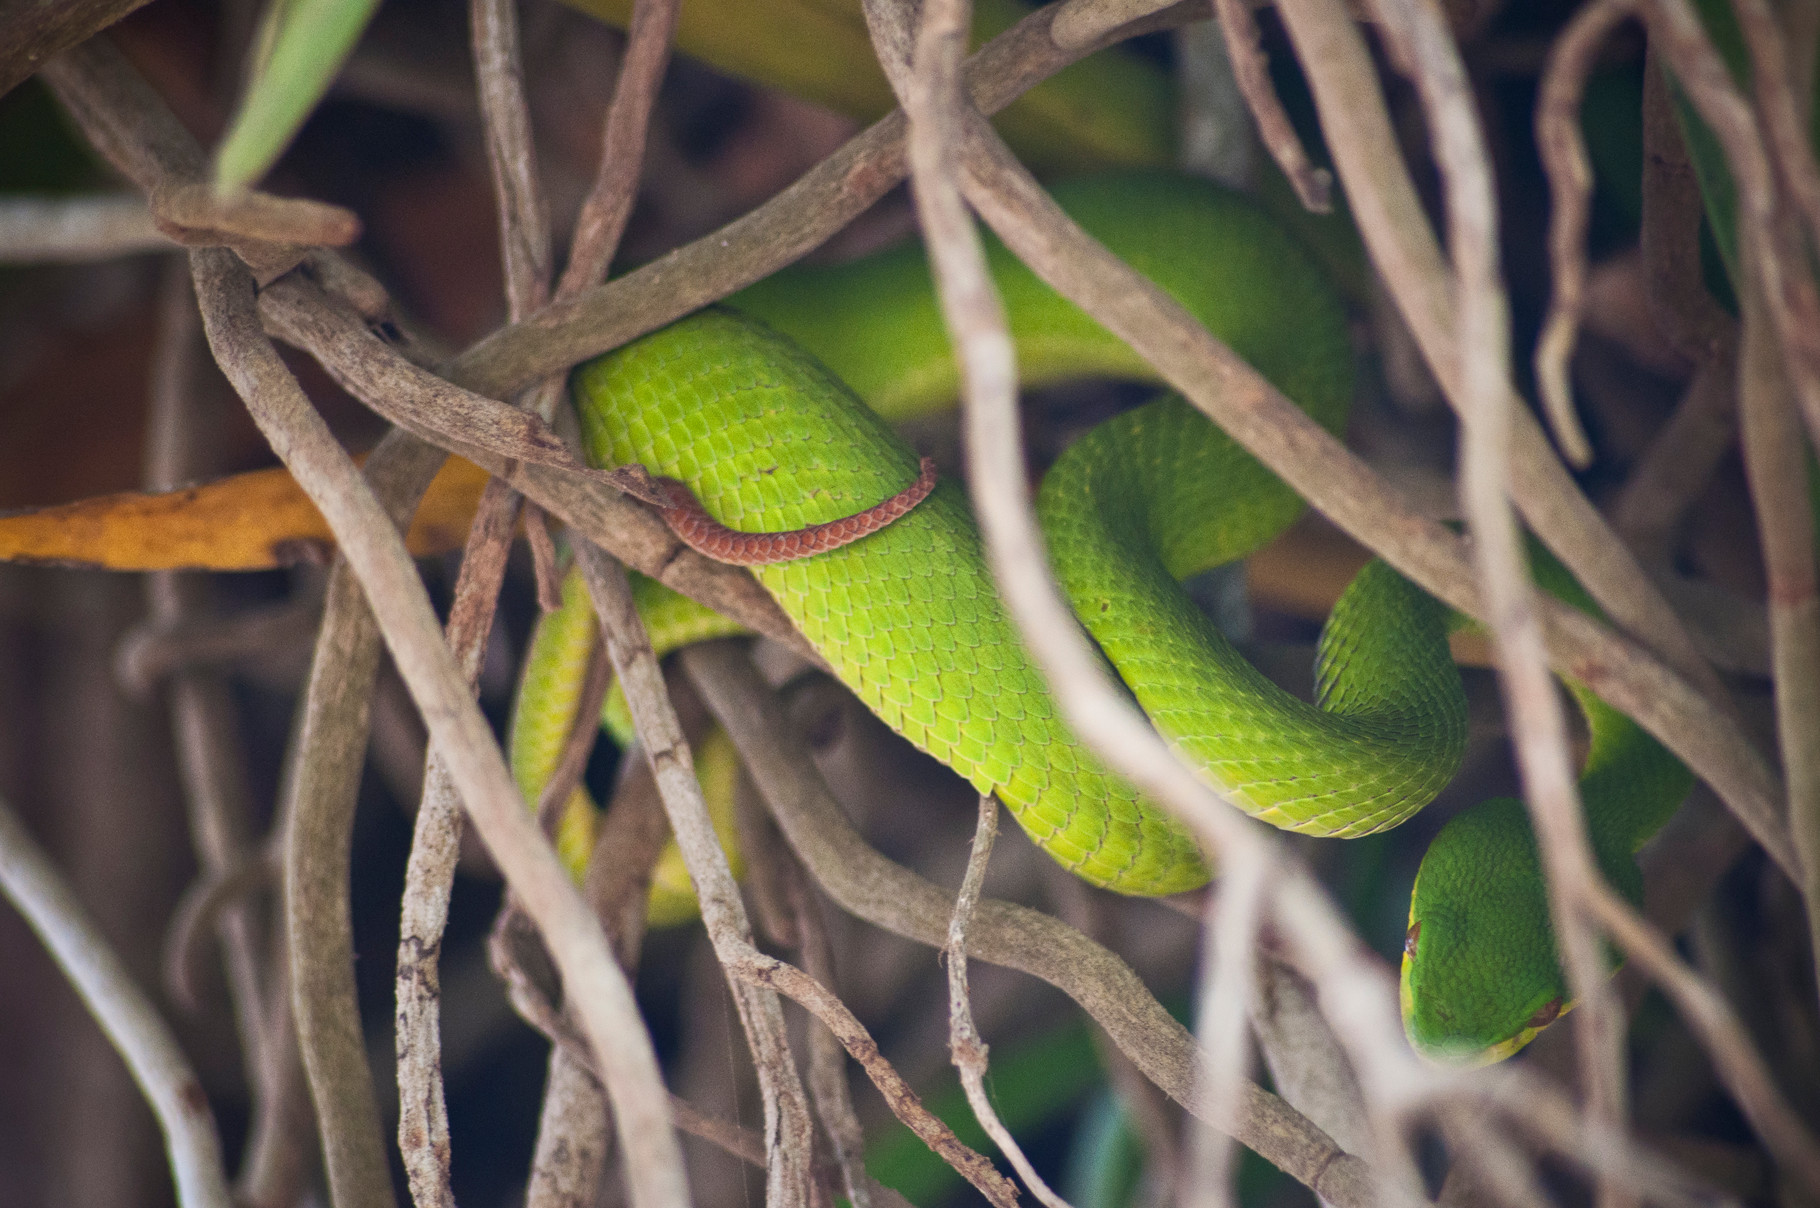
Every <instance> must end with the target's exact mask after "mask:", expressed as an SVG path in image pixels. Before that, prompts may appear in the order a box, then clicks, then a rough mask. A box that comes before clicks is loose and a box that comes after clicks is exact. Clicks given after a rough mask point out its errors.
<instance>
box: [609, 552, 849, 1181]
mask: <svg viewBox="0 0 1820 1208" xmlns="http://www.w3.org/2000/svg"><path fill="white" fill-rule="evenodd" d="M575 564H576V566H577V567H578V568H579V569H580V571H581V574H582V578H583V580H584V581H585V582H586V583H587V586H588V595H589V597H590V598H591V599H592V600H593V602H594V611H595V615H596V616H597V617H599V619H600V631H601V636H602V637H603V638H604V639H605V641H606V645H607V653H608V654H609V655H610V656H611V657H612V660H613V670H614V672H615V674H616V675H617V676H618V679H619V683H620V684H621V685H622V687H623V688H624V690H625V693H626V702H627V704H629V705H630V706H631V710H632V720H633V723H634V725H635V726H636V728H637V731H638V738H639V745H640V746H641V747H642V748H643V751H644V756H645V761H646V763H647V764H648V765H649V766H650V768H651V772H652V775H653V777H654V778H655V779H656V781H657V789H658V792H659V793H660V794H661V796H662V797H663V803H664V812H665V813H666V814H668V815H669V818H670V830H671V832H672V833H673V834H674V835H675V836H676V844H677V846H678V847H679V848H681V849H682V853H683V862H684V864H686V865H687V867H688V869H689V879H690V880H691V881H693V882H694V884H695V892H696V897H697V899H698V900H699V901H700V903H701V915H702V922H703V923H704V924H705V925H706V926H707V929H708V937H709V939H710V941H711V942H712V943H713V945H714V952H715V956H716V958H717V959H718V960H719V961H720V963H721V965H722V966H723V968H725V969H726V970H727V975H728V979H729V981H730V983H731V986H730V988H731V989H732V991H733V1000H734V1003H735V1005H736V1006H737V1007H738V1010H739V1016H740V1022H741V1023H742V1024H743V1025H744V1028H745V1033H746V1043H747V1045H748V1047H749V1048H750V1049H751V1052H752V1062H753V1065H754V1066H755V1067H756V1069H757V1071H758V1078H759V1088H760V1091H761V1093H762V1096H763V1099H764V1104H765V1138H766V1145H767V1154H766V1157H767V1162H768V1164H767V1171H766V1199H767V1201H768V1202H770V1203H772V1204H776V1205H780V1206H786V1208H798V1206H802V1205H807V1204H808V1202H809V1199H810V1195H811V1192H810V1188H811V1186H812V1183H813V1173H812V1171H811V1170H810V1159H811V1155H812V1153H813V1150H814V1143H813V1136H814V1130H813V1126H812V1125H811V1124H810V1121H809V1106H808V1101H807V1098H806V1097H805V1095H804V1093H803V1087H802V1082H801V1080H800V1079H799V1078H798V1077H797V1073H796V1066H795V1063H794V1062H793V1061H792V1059H791V1055H790V1045H789V1038H788V1036H787V1035H786V1033H785V1029H784V1017H783V1010H782V1008H781V1006H780V1005H779V1003H778V1001H777V996H776V995H775V994H772V993H769V992H767V991H766V990H764V989H761V988H759V987H757V986H753V985H749V984H747V983H745V982H743V981H741V980H739V979H738V978H737V977H736V976H735V974H734V967H735V966H737V965H739V964H741V963H743V962H745V961H748V960H755V959H768V958H761V957H760V956H759V953H758V951H757V949H755V948H754V947H753V946H752V927H751V923H750V922H749V921H748V919H747V917H746V908H745V903H744V902H743V901H741V899H740V896H739V890H738V888H737V887H736V886H735V885H734V882H733V871H732V869H731V868H730V867H729V866H728V864H727V855H726V853H725V852H724V851H722V850H721V846H720V841H719V839H718V838H717V837H716V836H715V833H714V824H713V822H712V821H711V820H710V818H709V816H708V807H707V803H706V802H705V801H704V800H703V798H702V792H701V784H700V783H699V782H698V781H697V780H696V778H695V763H694V759H693V758H692V756H691V755H690V752H689V744H688V741H687V740H686V739H685V738H684V736H683V732H682V725H681V723H680V722H678V720H677V717H676V710H675V708H674V707H673V706H672V705H671V703H670V697H669V694H668V692H666V691H665V689H664V682H663V673H662V672H661V671H660V670H659V669H658V666H657V658H656V656H655V655H653V654H652V652H651V639H650V637H649V636H648V635H647V634H646V632H645V627H644V622H643V621H642V620H640V618H639V616H638V610H637V609H636V608H635V607H634V606H633V604H632V589H631V585H630V584H629V583H628V582H627V580H626V572H625V570H624V568H622V567H621V566H620V565H619V563H617V562H615V561H613V560H612V559H611V558H610V557H608V556H607V555H605V554H603V553H602V552H601V551H600V550H599V549H598V548H597V547H595V546H593V545H591V544H589V543H588V542H585V541H582V542H578V543H577V544H576V548H575ZM629 1156H630V1155H629Z"/></svg>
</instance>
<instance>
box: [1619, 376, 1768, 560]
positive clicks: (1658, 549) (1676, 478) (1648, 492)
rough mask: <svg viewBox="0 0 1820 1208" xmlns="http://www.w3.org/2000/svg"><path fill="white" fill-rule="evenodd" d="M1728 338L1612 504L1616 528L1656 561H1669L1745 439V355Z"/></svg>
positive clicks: (1643, 554)
mask: <svg viewBox="0 0 1820 1208" xmlns="http://www.w3.org/2000/svg"><path fill="white" fill-rule="evenodd" d="M1724 343H1725V346H1724V347H1723V348H1721V349H1720V350H1719V351H1717V352H1716V353H1715V354H1714V355H1712V356H1710V357H1708V358H1706V359H1705V360H1703V361H1702V362H1701V363H1700V366H1699V368H1697V369H1695V370H1694V376H1693V378H1692V379H1690V380H1689V381H1688V383H1687V390H1686V392H1685V393H1684V394H1682V396H1681V401H1680V403H1679V404H1677V405H1676V407H1675V412H1674V414H1673V415H1671V416H1669V418H1668V422H1667V423H1666V424H1663V425H1662V428H1661V430H1660V431H1658V432H1657V433H1656V436H1655V439H1653V440H1652V441H1650V443H1649V447H1648V448H1646V449H1645V450H1644V451H1643V455H1642V457H1640V458H1638V459H1637V464H1636V465H1635V466H1634V467H1633V468H1632V469H1631V472H1630V477H1629V478H1627V479H1625V480H1624V487H1623V490H1622V491H1621V492H1620V493H1619V495H1618V498H1617V502H1616V503H1615V504H1614V505H1613V507H1612V527H1614V528H1616V529H1617V530H1618V532H1619V533H1620V534H1622V535H1623V537H1624V540H1625V541H1627V542H1628V543H1629V544H1630V546H1631V548H1632V549H1634V550H1636V551H1637V556H1638V557H1640V558H1642V559H1643V560H1644V561H1645V562H1646V563H1647V564H1649V565H1652V566H1665V565H1667V564H1668V563H1669V560H1670V559H1671V558H1672V556H1673V554H1674V547H1675V537H1676V535H1677V533H1678V532H1679V530H1680V528H1681V525H1682V522H1683V521H1685V520H1686V519H1687V513H1688V511H1689V510H1690V509H1691V508H1692V507H1693V506H1694V503H1695V502H1696V501H1697V500H1698V499H1699V498H1700V495H1701V494H1702V493H1703V492H1704V491H1705V490H1706V487H1707V485H1708V484H1709V483H1710V482H1711V481H1712V476H1713V472H1714V471H1715V470H1717V469H1718V468H1719V463H1720V460H1721V459H1722V458H1724V456H1725V454H1726V452H1727V451H1729V450H1730V449H1731V447H1732V443H1733V442H1734V441H1736V440H1737V438H1738V394H1737V385H1738V369H1737V356H1736V353H1735V350H1733V349H1732V348H1731V347H1730V344H1731V341H1730V340H1727V341H1725V342H1724Z"/></svg>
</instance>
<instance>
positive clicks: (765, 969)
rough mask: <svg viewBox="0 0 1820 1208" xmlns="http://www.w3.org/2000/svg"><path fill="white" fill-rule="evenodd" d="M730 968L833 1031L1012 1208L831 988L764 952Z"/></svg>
mask: <svg viewBox="0 0 1820 1208" xmlns="http://www.w3.org/2000/svg"><path fill="white" fill-rule="evenodd" d="M730 968H731V969H732V971H733V973H734V974H735V975H737V976H738V977H740V978H741V979H743V980H745V981H748V982H750V983H751V984H753V985H756V986H765V987H767V988H770V989H774V990H776V991H778V992H779V993H780V994H785V995H788V996H789V997H790V999H791V1000H792V1001H794V1002H796V1003H798V1004H799V1005H801V1006H802V1007H803V1008H804V1009H805V1010H807V1011H808V1012H809V1013H810V1014H811V1015H813V1016H815V1018H816V1019H818V1020H820V1021H821V1023H822V1024H823V1025H824V1026H825V1027H826V1028H827V1029H828V1030H829V1031H830V1032H832V1033H833V1034H834V1037H835V1038H836V1039H837V1040H839V1041H840V1042H841V1046H842V1047H843V1048H845V1049H846V1050H847V1053H848V1054H849V1055H850V1056H851V1057H852V1058H853V1059H854V1060H855V1061H857V1062H859V1064H860V1067H861V1068H862V1069H864V1070H865V1071H866V1076H867V1077H868V1078H870V1079H871V1080H872V1085H873V1086H875V1087H877V1088H878V1092H879V1094H880V1095H882V1096H883V1097H884V1100H885V1104H886V1106H888V1107H890V1108H891V1112H892V1114H893V1115H895V1116H896V1117H897V1118H898V1119H899V1120H900V1121H902V1122H903V1124H904V1125H905V1126H906V1127H908V1128H909V1129H910V1131H911V1132H914V1133H915V1134H916V1135H917V1137H918V1139H920V1140H921V1141H922V1142H923V1144H925V1145H927V1146H928V1147H929V1149H930V1150H931V1151H932V1152H933V1153H935V1154H936V1156H938V1157H940V1158H941V1159H942V1160H943V1161H945V1162H947V1163H948V1164H949V1165H950V1166H952V1167H954V1169H955V1171H956V1172H957V1173H959V1174H960V1176H961V1177H962V1178H964V1179H966V1180H967V1181H968V1182H969V1183H971V1184H973V1186H974V1187H975V1188H976V1189H978V1191H979V1193H980V1194H981V1195H983V1196H985V1197H986V1200H987V1202H988V1203H991V1204H993V1205H994V1206H995V1208H1014V1205H1016V1203H1017V1188H1016V1187H1015V1186H1014V1185H1013V1184H1012V1183H1011V1181H1010V1180H1009V1179H1007V1178H1005V1176H1004V1175H1002V1174H1000V1173H999V1172H998V1171H997V1170H995V1169H994V1168H993V1166H992V1163H991V1162H990V1161H989V1160H987V1158H986V1157H985V1156H984V1155H983V1154H980V1153H978V1152H976V1151H974V1150H973V1149H970V1148H968V1147H967V1146H966V1145H965V1144H963V1143H962V1142H961V1140H960V1138H958V1137H956V1136H955V1135H954V1132H953V1130H952V1129H950V1128H949V1127H948V1126H947V1125H946V1124H944V1123H942V1121H941V1120H940V1119H938V1118H937V1117H936V1116H935V1114H934V1113H933V1112H931V1111H930V1110H929V1109H928V1108H926V1107H924V1106H923V1103H922V1100H920V1099H919V1098H917V1095H916V1092H915V1091H913V1090H911V1089H910V1084H909V1083H908V1082H905V1081H904V1079H903V1076H902V1075H900V1074H899V1073H898V1072H897V1070H896V1069H895V1068H894V1067H893V1066H892V1065H891V1063H890V1062H889V1061H886V1060H885V1058H884V1056H883V1055H882V1054H881V1053H880V1052H879V1049H878V1042H877V1041H875V1040H873V1039H872V1036H871V1034H870V1033H869V1032H867V1031H866V1028H865V1025H864V1024H862V1023H860V1021H859V1019H858V1017H857V1016H855V1015H854V1014H853V1012H852V1011H851V1010H850V1009H849V1008H848V1007H847V1004H846V1003H844V1002H842V1001H841V1000H840V999H839V998H837V997H835V995H834V994H833V992H832V991H830V990H829V989H828V988H827V987H826V986H824V985H822V984H821V983H820V982H818V981H816V980H815V979H814V978H812V977H810V976H809V975H808V974H807V973H804V972H803V971H802V970H801V969H798V968H796V966H794V965H788V964H785V963H784V962H783V961H780V960H776V959H774V958H772V957H769V956H766V955H764V954H763V953H761V952H758V951H756V950H754V951H749V952H747V953H745V954H744V955H742V956H741V957H740V958H739V959H738V960H737V961H736V962H735V963H734V964H733V965H732V966H730Z"/></svg>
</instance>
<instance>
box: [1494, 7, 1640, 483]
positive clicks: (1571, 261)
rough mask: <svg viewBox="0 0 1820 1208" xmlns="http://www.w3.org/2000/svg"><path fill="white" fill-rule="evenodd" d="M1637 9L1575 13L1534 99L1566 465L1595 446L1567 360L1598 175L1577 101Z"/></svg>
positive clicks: (1548, 390) (1555, 401) (1550, 332)
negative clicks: (1546, 202)
mask: <svg viewBox="0 0 1820 1208" xmlns="http://www.w3.org/2000/svg"><path fill="white" fill-rule="evenodd" d="M1635 10H1636V0H1595V3H1592V4H1589V5H1587V6H1586V7H1585V8H1582V9H1581V10H1580V11H1579V12H1577V13H1575V14H1574V16H1573V19H1572V20H1571V21H1570V22H1568V25H1567V28H1566V29H1565V30H1564V31H1563V32H1562V34H1561V36H1560V37H1558V38H1556V39H1555V42H1554V45H1553V46H1552V47H1550V48H1549V52H1548V66H1547V68H1546V69H1545V70H1544V71H1543V73H1542V88H1541V91H1540V94H1539V95H1538V97H1537V99H1536V145H1537V147H1538V148H1539V149H1540V150H1541V153H1542V166H1543V169H1544V171H1545V172H1546V173H1547V175H1548V187H1549V192H1550V194H1551V195H1552V197H1553V200H1554V212H1553V214H1552V215H1551V216H1550V221H1549V228H1548V255H1549V261H1550V263H1551V266H1552V268H1553V270H1554V271H1553V280H1554V291H1555V292H1554V297H1553V299H1552V300H1551V301H1550V303H1549V308H1548V318H1547V319H1546V320H1545V321H1544V323H1543V327H1542V338H1541V340H1540V342H1539V343H1538V344H1537V346H1536V381H1537V383H1538V385H1539V386H1540V388H1541V392H1542V404H1543V406H1544V408H1546V410H1547V413H1548V422H1549V426H1550V427H1552V428H1553V429H1554V432H1555V440H1556V441H1557V442H1559V443H1560V445H1561V450H1562V452H1563V454H1565V456H1566V458H1567V462H1568V464H1569V465H1571V466H1574V467H1575V468H1576V469H1581V470H1584V469H1585V468H1586V467H1587V466H1589V465H1591V464H1592V445H1591V444H1590V443H1589V442H1588V441H1587V439H1586V431H1585V429H1583V428H1582V427H1581V426H1580V418H1579V416H1578V415H1576V414H1575V412H1574V402H1573V386H1572V381H1571V376H1570V373H1569V364H1570V362H1571V361H1572V359H1573V352H1574V341H1575V340H1576V339H1577V338H1578V336H1579V329H1580V316H1581V313H1582V311H1583V310H1584V308H1585V304H1586V297H1585V294H1586V228H1587V224H1588V222H1589V221H1590V219H1591V215H1592V183H1593V182H1592V164H1591V163H1590V162H1588V160H1587V158H1586V140H1585V139H1583V138H1582V137H1581V136H1580V102H1581V99H1582V98H1583V97H1584V95H1585V93H1586V77H1587V75H1588V74H1590V73H1591V71H1592V69H1593V66H1594V64H1595V62H1596V61H1597V56H1598V53H1599V47H1600V45H1601V44H1602V43H1603V42H1604V41H1605V39H1606V37H1607V36H1608V35H1609V34H1610V33H1611V31H1612V30H1613V29H1614V28H1615V27H1616V26H1617V25H1618V24H1619V23H1620V22H1622V21H1625V20H1627V19H1628V18H1629V17H1630V16H1631V15H1632V13H1633V12H1634V11H1635ZM1467 346H1468V347H1470V346H1471V345H1470V344H1468V345H1467Z"/></svg>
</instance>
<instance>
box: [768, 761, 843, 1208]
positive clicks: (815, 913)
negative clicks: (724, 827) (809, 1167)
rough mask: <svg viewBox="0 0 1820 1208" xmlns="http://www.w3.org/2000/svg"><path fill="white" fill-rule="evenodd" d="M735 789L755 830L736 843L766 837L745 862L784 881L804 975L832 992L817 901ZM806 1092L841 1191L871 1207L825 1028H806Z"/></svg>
mask: <svg viewBox="0 0 1820 1208" xmlns="http://www.w3.org/2000/svg"><path fill="white" fill-rule="evenodd" d="M738 791H739V793H740V795H741V802H742V805H743V806H745V807H746V808H747V809H748V810H749V811H750V813H751V814H752V815H753V821H754V823H755V826H754V827H742V828H741V832H740V841H741V843H742V844H746V842H747V840H746V836H747V835H748V834H749V833H750V831H751V830H753V829H758V828H762V830H763V832H764V835H765V839H764V840H763V841H761V843H760V844H747V850H748V852H749V853H750V855H749V858H750V859H751V860H752V861H753V863H754V865H755V866H756V864H757V863H758V861H759V860H761V859H762V860H763V861H764V863H765V865H766V866H768V867H770V868H772V869H773V870H774V871H775V872H776V874H777V877H778V879H779V880H781V881H782V882H783V886H782V888H783V891H784V897H785V899H786V901H787V909H788V910H789V918H790V922H791V923H792V925H793V927H794V929H795V932H796V940H797V945H796V948H797V951H798V953H799V954H800V955H801V957H802V962H803V969H804V972H806V973H807V974H808V975H809V976H810V977H811V978H813V979H814V980H815V981H817V982H819V983H821V984H822V985H823V986H826V987H828V989H829V992H830V994H833V993H834V990H835V984H836V983H835V980H834V945H833V943H832V942H831V941H830V940H829V938H828V928H827V924H826V923H825V922H824V920H823V919H822V913H821V903H820V902H818V901H817V900H816V899H815V897H814V895H813V894H812V893H811V891H810V889H809V885H808V878H807V877H805V876H804V874H803V869H802V866H801V865H799V864H798V863H797V862H796V857H795V856H794V855H792V854H791V853H790V849H789V848H787V847H785V846H784V843H783V840H782V837H781V836H779V835H778V833H777V829H776V825H775V824H774V823H773V822H772V821H771V819H770V816H769V815H767V814H764V813H763V812H762V811H763V807H762V806H760V805H759V804H758V803H757V802H756V800H755V797H756V795H757V790H756V789H755V788H753V787H752V782H751V780H750V778H748V777H746V776H744V775H743V774H742V775H741V777H740V785H739V790H738ZM744 816H745V815H743V814H742V817H744ZM761 851H762V855H761ZM809 1094H810V1096H811V1097H812V1098H813V1099H814V1101H815V1113H816V1115H817V1116H818V1117H819V1118H820V1120H821V1125H822V1132H823V1133H824V1134H826V1136H827V1138H828V1146H829V1148H830V1149H832V1150H833V1151H834V1162H835V1165H837V1166H838V1167H839V1168H840V1175H841V1189H842V1190H843V1191H845V1192H846V1193H847V1199H848V1200H849V1201H850V1202H851V1203H852V1205H853V1208H873V1205H872V1185H871V1182H870V1180H869V1179H868V1178H867V1175H866V1156H865V1144H866V1142H865V1132H864V1130H863V1129H862V1128H861V1126H860V1122H859V1116H858V1114H857V1113H856V1112H855V1111H854V1109H853V1095H852V1093H851V1091H850V1089H849V1088H848V1085H847V1053H846V1049H845V1047H844V1046H843V1045H842V1044H841V1043H840V1040H839V1038H837V1037H836V1036H835V1035H834V1033H833V1032H832V1031H830V1030H828V1029H827V1028H812V1029H810V1033H809Z"/></svg>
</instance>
